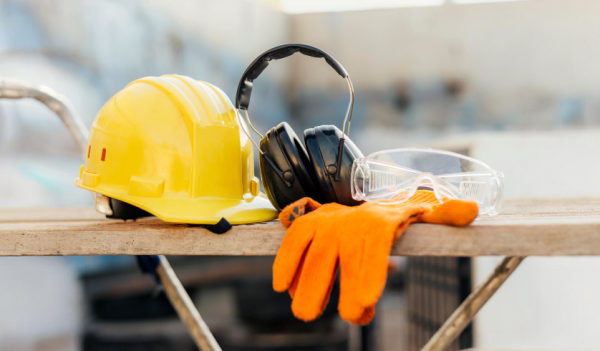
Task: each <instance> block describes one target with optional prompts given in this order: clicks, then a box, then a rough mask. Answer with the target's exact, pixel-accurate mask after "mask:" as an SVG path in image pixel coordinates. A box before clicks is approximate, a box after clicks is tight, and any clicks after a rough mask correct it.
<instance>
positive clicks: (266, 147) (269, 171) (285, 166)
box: [260, 122, 318, 210]
mask: <svg viewBox="0 0 600 351" xmlns="http://www.w3.org/2000/svg"><path fill="white" fill-rule="evenodd" d="M298 146H300V147H298ZM260 149H261V150H262V151H263V152H264V153H265V155H267V156H268V157H269V158H270V159H271V161H273V163H275V165H277V167H278V168H279V169H280V170H281V171H283V172H286V171H290V172H291V173H292V175H293V176H294V177H293V179H292V180H291V184H292V186H291V187H288V186H287V184H286V183H285V182H284V181H283V180H281V178H280V177H279V176H278V174H277V172H276V171H275V170H273V168H272V167H271V166H270V165H269V164H268V162H266V160H265V159H264V157H261V158H260V172H261V177H262V181H263V186H264V189H265V192H266V193H267V196H268V197H269V200H270V201H271V203H272V204H273V206H275V208H277V209H278V210H281V209H283V208H284V207H285V206H287V205H289V204H291V203H292V202H294V201H296V200H299V199H301V198H303V197H306V196H309V197H312V198H316V195H318V192H317V188H316V186H315V183H314V180H313V176H312V174H311V173H310V172H312V168H311V167H310V161H309V158H308V154H307V153H306V150H305V149H304V147H303V146H302V143H301V142H300V139H299V138H298V136H297V135H296V133H294V131H293V130H292V128H291V127H290V126H289V125H288V124H287V123H285V122H283V123H281V124H279V125H278V126H277V127H275V128H272V129H271V130H269V131H268V132H267V133H266V134H265V136H264V137H263V138H262V139H261V141H260Z"/></svg>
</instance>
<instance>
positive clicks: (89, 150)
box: [87, 145, 92, 158]
mask: <svg viewBox="0 0 600 351" xmlns="http://www.w3.org/2000/svg"><path fill="white" fill-rule="evenodd" d="M90 152H92V145H90V146H88V157H87V158H90Z"/></svg>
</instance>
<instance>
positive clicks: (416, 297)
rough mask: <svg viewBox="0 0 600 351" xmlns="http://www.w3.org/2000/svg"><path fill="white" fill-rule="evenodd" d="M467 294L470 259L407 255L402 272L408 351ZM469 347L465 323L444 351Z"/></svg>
mask: <svg viewBox="0 0 600 351" xmlns="http://www.w3.org/2000/svg"><path fill="white" fill-rule="evenodd" d="M470 293H471V259H470V258H467V257H458V258H456V257H411V258H409V259H408V265H407V271H406V294H407V299H406V301H407V313H408V326H409V327H408V343H409V347H408V350H409V351H419V350H421V348H422V347H423V346H425V344H426V343H427V341H429V339H430V338H431V337H432V336H433V334H435V332H436V331H438V329H439V328H440V327H441V326H442V324H444V322H445V321H446V319H448V317H450V315H451V314H452V312H454V310H455V309H456V308H457V307H458V306H459V305H460V304H461V302H463V301H464V300H465V299H466V298H467V297H468V296H469V294H470ZM472 346H473V326H472V325H469V326H468V327H467V328H466V329H465V330H464V331H463V333H462V334H461V335H460V337H459V338H458V339H457V340H456V341H455V342H454V343H453V344H452V346H451V347H450V348H448V350H447V351H455V350H456V351H457V350H463V349H467V348H470V347H472Z"/></svg>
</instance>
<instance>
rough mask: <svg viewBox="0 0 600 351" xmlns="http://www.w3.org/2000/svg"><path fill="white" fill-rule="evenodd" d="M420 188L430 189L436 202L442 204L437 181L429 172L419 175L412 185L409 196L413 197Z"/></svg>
mask: <svg viewBox="0 0 600 351" xmlns="http://www.w3.org/2000/svg"><path fill="white" fill-rule="evenodd" d="M420 186H425V187H428V188H431V191H433V193H434V195H435V197H436V198H437V199H438V201H439V202H440V203H443V200H442V194H441V189H440V184H439V180H438V178H437V177H436V176H435V175H433V174H432V173H429V172H423V173H421V174H419V176H418V177H417V179H415V181H414V183H413V186H412V189H411V192H410V193H411V194H410V196H412V195H414V193H415V192H416V191H417V190H418V189H419V187H420Z"/></svg>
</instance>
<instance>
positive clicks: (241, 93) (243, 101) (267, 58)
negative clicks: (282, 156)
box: [235, 44, 354, 187]
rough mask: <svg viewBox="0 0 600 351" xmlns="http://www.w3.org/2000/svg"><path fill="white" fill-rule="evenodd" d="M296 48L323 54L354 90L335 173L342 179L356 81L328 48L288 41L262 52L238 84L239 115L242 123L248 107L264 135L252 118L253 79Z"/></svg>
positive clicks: (315, 54)
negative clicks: (340, 170) (353, 80)
mask: <svg viewBox="0 0 600 351" xmlns="http://www.w3.org/2000/svg"><path fill="white" fill-rule="evenodd" d="M296 52H300V53H301V54H304V55H306V56H310V57H317V58H321V57H323V58H324V59H325V61H326V62H327V63H328V64H329V65H330V66H331V67H332V68H333V69H334V70H335V71H336V72H337V73H338V74H339V75H340V76H341V77H342V78H344V79H345V80H346V84H347V85H348V91H349V92H350V102H349V103H348V109H347V110H346V116H345V117H344V124H343V127H342V138H341V139H340V144H339V147H338V159H337V170H338V171H337V172H336V174H335V180H336V181H339V180H340V174H339V169H340V168H341V167H340V165H341V162H342V151H343V149H344V142H345V141H346V135H347V134H349V133H350V123H351V122H352V112H353V110H354V88H353V86H352V81H350V76H349V75H348V73H347V72H346V70H345V69H344V67H343V66H342V65H341V64H340V63H339V62H338V61H337V60H336V59H334V58H333V57H331V56H330V55H329V54H327V53H326V52H324V51H323V50H321V49H318V48H316V47H314V46H310V45H304V44H285V45H280V46H277V47H274V48H272V49H270V50H267V51H265V52H264V53H262V54H261V55H260V56H258V57H257V58H256V59H255V60H254V61H252V63H251V64H250V66H248V68H246V71H245V72H244V74H243V75H242V78H241V79H240V83H239V84H238V88H237V92H236V93H235V108H236V114H237V117H238V118H239V119H240V121H239V123H240V126H242V122H241V117H240V114H239V110H244V112H245V114H246V120H247V121H248V124H249V126H250V128H252V130H253V131H254V132H255V133H256V134H258V135H259V136H260V137H261V138H262V135H261V134H260V133H259V132H258V131H256V129H255V128H254V126H253V125H252V122H250V118H249V117H248V106H249V105H250V95H251V94H252V82H253V81H254V80H255V79H256V78H258V76H260V74H261V73H262V72H263V71H264V70H265V68H267V66H268V65H269V63H270V62H271V60H279V59H282V58H286V57H288V56H291V55H293V54H294V53H296ZM346 123H347V124H348V131H347V132H346ZM242 130H243V132H244V133H245V134H246V135H247V136H248V138H249V139H250V140H251V141H252V138H251V137H250V135H248V133H247V131H246V130H245V129H244V128H243V127H242ZM252 144H254V146H255V147H256V148H257V149H258V152H260V154H261V156H262V157H263V158H264V159H265V160H266V161H267V163H268V164H269V165H270V166H271V167H272V168H273V170H274V171H275V172H276V173H277V174H278V175H279V177H280V178H281V179H282V180H283V181H284V182H285V183H286V185H287V186H288V187H291V186H292V185H291V181H292V179H293V178H291V179H286V178H289V176H288V177H286V178H284V172H282V171H281V170H280V169H279V168H278V167H277V166H276V165H275V163H274V162H273V161H272V160H271V159H270V158H269V156H268V155H266V154H264V153H263V152H262V150H261V149H260V148H259V147H258V145H256V143H255V142H254V141H252Z"/></svg>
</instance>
